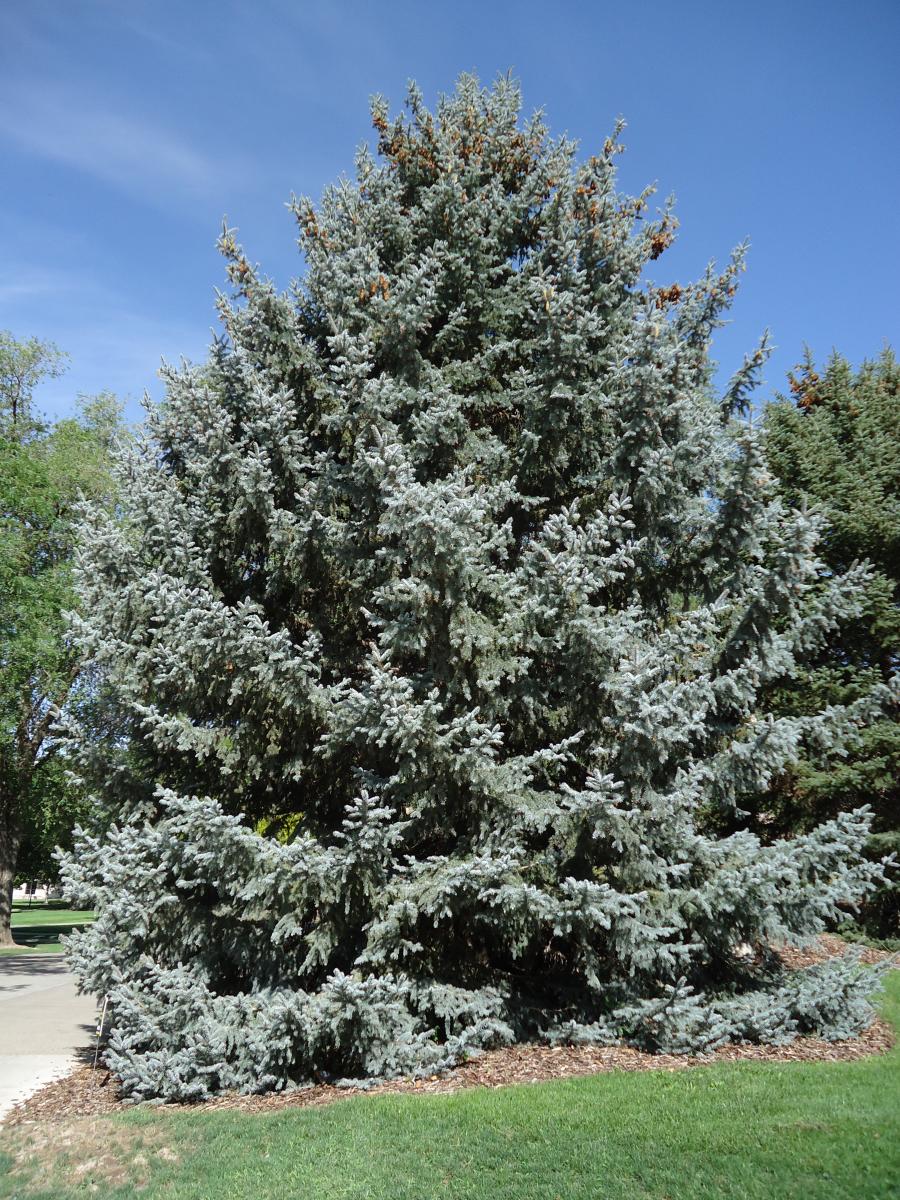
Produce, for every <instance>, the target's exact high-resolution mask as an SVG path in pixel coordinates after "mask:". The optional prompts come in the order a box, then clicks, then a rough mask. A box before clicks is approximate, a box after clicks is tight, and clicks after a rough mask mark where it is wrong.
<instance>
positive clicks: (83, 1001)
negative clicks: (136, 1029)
mask: <svg viewBox="0 0 900 1200" xmlns="http://www.w3.org/2000/svg"><path fill="white" fill-rule="evenodd" d="M96 1019H97V1018H96V1004H95V1001H94V998H93V996H79V994H78V992H77V991H76V988H75V980H74V979H73V977H72V975H71V974H70V973H69V972H68V971H67V970H66V964H65V959H64V958H63V956H62V955H61V954H11V955H8V956H7V955H3V956H0V1121H2V1120H3V1118H4V1117H5V1116H6V1114H7V1113H8V1112H9V1110H10V1109H11V1108H13V1106H14V1105H15V1104H17V1103H18V1102H19V1101H20V1100H24V1099H25V1097H26V1096H29V1095H31V1093H32V1092H36V1091H37V1090H38V1088H40V1087H43V1085H44V1084H45V1083H49V1082H50V1081H51V1080H52V1079H59V1078H60V1076H62V1075H67V1074H68V1073H69V1071H70V1070H71V1069H72V1067H73V1066H74V1065H75V1064H76V1062H77V1061H78V1055H79V1053H82V1054H83V1053H84V1052H85V1051H87V1050H88V1049H89V1048H90V1046H91V1044H92V1041H93V1037H94V1036H95V1029H96Z"/></svg>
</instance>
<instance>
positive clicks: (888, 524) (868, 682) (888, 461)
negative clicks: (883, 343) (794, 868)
mask: <svg viewBox="0 0 900 1200" xmlns="http://www.w3.org/2000/svg"><path fill="white" fill-rule="evenodd" d="M790 385H791V396H790V397H789V398H788V397H781V398H780V399H779V402H778V403H777V404H774V405H770V407H769V409H768V411H767V415H766V422H767V433H768V436H767V443H766V452H767V457H768V460H769V463H770V464H771V467H772V470H773V471H774V472H775V474H776V475H777V477H778V480H779V486H780V487H781V490H782V493H783V494H784V496H785V498H786V499H787V500H788V502H789V503H791V504H794V505H805V506H807V507H808V509H809V510H810V511H817V512H819V513H821V514H822V516H823V517H824V520H825V526H824V529H823V536H822V538H821V541H820V544H819V553H820V555H821V557H822V560H823V563H824V567H825V571H826V572H827V573H828V574H829V575H830V574H833V573H838V574H839V573H841V572H844V571H846V570H848V569H849V568H850V567H851V566H852V564H853V563H854V562H856V561H858V560H860V559H866V560H868V561H869V562H870V563H871V564H872V566H873V568H874V569H873V572H872V575H871V578H870V580H869V582H868V584H867V585H866V589H865V596H864V600H863V604H862V608H861V611H860V613H859V615H858V617H856V618H855V619H853V620H852V621H850V622H848V623H847V624H845V625H842V626H841V628H840V629H839V630H836V631H835V632H834V633H833V634H832V636H831V637H830V638H829V639H828V641H827V643H826V644H825V645H824V646H823V648H822V650H821V651H820V652H819V654H817V655H816V656H815V657H814V658H813V659H812V661H811V662H810V663H809V664H808V666H807V668H806V669H805V670H804V671H803V672H802V673H800V674H799V675H798V677H797V679H796V680H795V681H794V682H793V684H792V686H790V687H787V688H781V689H779V691H778V692H777V695H776V699H775V704H776V706H777V707H779V708H780V710H781V711H784V712H792V713H801V712H811V711H816V710H818V709H820V708H823V707H824V706H825V705H827V704H846V703H848V702H852V701H853V700H856V699H857V698H859V697H861V696H864V695H865V694H866V693H867V692H868V691H869V690H870V689H871V688H872V686H873V684H876V683H878V682H881V681H884V682H889V681H890V680H891V679H892V678H894V677H895V676H896V674H897V669H898V663H900V657H898V656H900V366H898V363H897V360H896V358H895V357H894V354H893V352H892V351H891V350H889V349H886V350H885V351H884V352H883V353H882V355H881V356H880V358H878V359H877V360H875V361H873V362H866V363H863V365H862V366H861V367H860V369H859V371H858V372H855V373H854V371H853V369H852V367H851V365H850V363H848V362H847V361H846V359H843V358H841V357H840V355H838V354H837V353H835V354H833V355H832V356H831V358H830V359H829V361H828V364H827V366H826V367H825V369H824V371H822V372H821V373H819V372H818V371H817V370H816V367H815V364H814V362H813V360H812V357H811V355H810V354H809V353H807V355H806V357H805V359H804V362H803V364H802V365H801V366H800V367H799V368H798V369H797V372H796V373H795V374H793V375H792V376H791V378H790ZM863 803H869V804H871V805H872V807H873V809H874V812H875V824H874V827H873V829H874V833H873V836H872V839H871V842H870V844H869V852H870V853H871V854H872V855H873V856H874V857H879V858H880V857H883V856H884V855H885V854H887V853H888V852H896V851H900V721H898V718H897V714H896V712H894V713H890V714H886V715H885V717H884V718H883V719H882V720H880V721H876V722H874V723H873V724H871V725H869V726H868V727H867V728H865V729H863V730H861V732H860V736H859V739H858V741H857V742H856V743H855V744H852V745H851V746H850V747H849V750H848V752H847V753H846V756H845V757H842V758H835V757H834V756H824V757H808V756H804V757H803V758H801V760H800V761H799V762H798V763H797V764H796V765H795V766H794V767H792V768H791V769H790V770H789V771H788V772H786V773H785V774H784V775H783V776H782V777H781V779H780V780H779V785H778V787H777V788H775V789H774V790H773V791H772V793H771V795H770V796H769V797H768V798H767V803H766V804H765V805H764V807H763V810H762V811H763V812H764V813H765V814H767V816H768V817H769V818H770V819H771V820H772V827H773V828H775V829H776V830H778V831H779V832H785V831H787V830H792V829H809V828H811V827H812V826H813V825H814V824H815V823H816V822H818V821H821V820H823V819H824V818H827V817H829V816H832V815H833V814H834V813H836V812H839V811H841V810H842V809H847V808H852V807H854V806H855V805H858V804H863ZM863 917H864V924H865V927H866V928H867V929H868V930H869V931H870V932H872V933H875V934H877V935H879V936H882V937H894V938H896V937H898V936H900V889H898V884H897V881H896V878H894V879H893V881H892V883H891V884H890V885H889V886H887V887H885V888H883V889H880V890H879V892H878V893H877V895H876V896H874V897H872V899H871V900H870V901H869V903H868V904H867V905H866V907H865V910H864V914H863Z"/></svg>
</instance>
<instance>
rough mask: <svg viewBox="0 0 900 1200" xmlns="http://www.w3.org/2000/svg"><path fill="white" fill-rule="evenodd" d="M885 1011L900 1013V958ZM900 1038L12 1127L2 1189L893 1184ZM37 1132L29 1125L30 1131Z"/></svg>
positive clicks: (506, 1196) (896, 1188)
mask: <svg viewBox="0 0 900 1200" xmlns="http://www.w3.org/2000/svg"><path fill="white" fill-rule="evenodd" d="M883 1011H884V1012H885V1014H886V1015H887V1016H888V1018H889V1019H890V1020H891V1021H892V1022H893V1023H894V1025H895V1028H896V1027H897V1026H898V1025H900V972H894V973H892V976H891V977H890V979H889V981H888V984H887V989H886V995H885V999H884V1005H883ZM898 1068H900V1051H898V1050H894V1051H892V1052H891V1053H890V1054H888V1055H884V1056H881V1057H878V1058H872V1059H867V1060H863V1061H860V1062H856V1063H833V1064H830V1063H812V1064H796V1065H792V1064H765V1063H756V1064H754V1063H738V1064H722V1065H719V1066H715V1067H708V1068H702V1069H698V1070H695V1071H687V1072H678V1073H672V1074H670V1073H664V1072H647V1073H642V1074H624V1073H621V1074H612V1075H602V1076H595V1077H593V1078H584V1079H573V1080H568V1081H564V1082H558V1083H549V1084H540V1085H535V1086H523V1087H512V1088H504V1089H500V1090H496V1091H484V1090H482V1091H471V1092H462V1093H457V1094H456V1095H451V1096H432V1097H416V1096H412V1095H403V1096H384V1097H372V1098H365V1097H361V1098H358V1099H352V1100H347V1101H344V1102H342V1103H339V1104H335V1105H333V1106H331V1107H329V1108H324V1109H307V1110H302V1109H295V1110H293V1111H290V1110H282V1111H280V1112H277V1113H272V1114H270V1115H247V1114H240V1113H235V1112H211V1113H204V1112H203V1111H202V1110H198V1111H196V1112H190V1113H173V1112H165V1111H160V1110H152V1109H149V1110H148V1109H141V1110H136V1111H134V1112H130V1113H125V1114H117V1115H115V1116H113V1117H106V1118H103V1119H102V1120H97V1119H94V1120H90V1121H83V1122H82V1123H81V1125H80V1126H79V1123H78V1122H74V1123H71V1124H70V1125H69V1126H67V1127H66V1128H65V1129H60V1130H59V1131H58V1133H57V1134H55V1135H54V1134H53V1132H52V1129H51V1128H49V1127H48V1128H45V1129H44V1130H43V1131H41V1129H40V1128H37V1129H33V1130H32V1131H31V1132H29V1131H28V1130H26V1129H21V1128H20V1129H15V1128H13V1129H10V1130H8V1131H7V1132H6V1133H5V1134H4V1135H3V1137H2V1139H0V1152H5V1153H6V1155H7V1156H8V1158H7V1174H6V1176H5V1177H0V1196H3V1197H13V1196H17V1197H26V1196H28V1197H38V1198H44V1200H50V1197H54V1198H56V1200H66V1198H69V1197H76V1196H84V1195H100V1196H104V1197H110V1198H111V1200H115V1198H118V1197H125V1196H128V1195H132V1194H134V1193H135V1191H136V1190H138V1189H139V1191H138V1194H140V1195H141V1196H145V1197H147V1198H148V1200H156V1198H159V1200H162V1198H166V1200H213V1198H215V1200H218V1198H219V1197H228V1198H229V1200H243V1198H247V1200H250V1198H251V1197H252V1198H253V1200H258V1198H259V1197H266V1196H272V1197H293V1196H298V1197H301V1196H302V1197H306V1196H310V1197H316V1198H317V1200H363V1198H365V1200H430V1198H432V1197H435V1198H437V1197H441V1198H450V1200H463V1198H465V1200H489V1198H490V1200H554V1198H558V1200H600V1198H602V1200H725V1198H728V1200H788V1198H797V1200H800V1198H802V1200H888V1198H889V1197H894V1196H896V1195H898V1194H900V1069H898ZM34 1138H37V1141H36V1142H34V1141H32V1142H29V1139H34Z"/></svg>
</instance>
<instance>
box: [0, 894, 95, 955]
mask: <svg viewBox="0 0 900 1200" xmlns="http://www.w3.org/2000/svg"><path fill="white" fill-rule="evenodd" d="M93 919H94V914H93V913H92V912H85V911H83V910H80V909H72V908H67V907H66V905H65V904H64V903H62V902H54V901H53V900H50V901H38V902H37V903H34V904H31V905H29V903H28V901H27V900H14V901H13V911H12V922H11V924H12V934H13V938H14V939H15V942H16V945H15V946H13V947H11V948H10V949H7V950H0V956H3V955H9V954H22V953H25V954H34V953H37V954H44V953H52V954H58V953H59V952H60V951H61V950H62V945H61V944H60V941H59V938H60V934H64V933H71V932H72V930H73V929H80V928H81V927H82V926H83V925H86V924H87V923H88V922H89V921H92V920H93Z"/></svg>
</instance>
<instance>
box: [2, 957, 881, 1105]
mask: <svg viewBox="0 0 900 1200" xmlns="http://www.w3.org/2000/svg"><path fill="white" fill-rule="evenodd" d="M846 949H847V944H846V943H845V942H843V941H842V940H841V939H840V938H839V937H836V936H833V935H823V936H822V937H820V938H819V939H818V942H817V944H814V945H812V946H809V947H804V948H803V949H796V948H785V949H784V950H783V951H782V953H781V957H782V958H783V960H784V962H785V965H786V966H788V967H789V968H791V969H796V968H799V967H804V966H810V965H811V964H813V963H817V962H822V961H824V960H825V959H827V958H831V957H833V956H834V955H836V954H842V953H843V952H844V951H845V950H846ZM889 957H891V956H890V955H888V954H886V953H885V952H884V951H882V950H874V949H866V950H864V951H863V954H862V961H863V962H866V963H875V962H880V961H882V960H883V959H885V958H889ZM893 1044H894V1034H893V1030H892V1029H891V1027H890V1025H888V1024H887V1022H886V1021H882V1020H881V1019H880V1018H876V1020H874V1021H873V1022H872V1024H871V1025H870V1026H869V1028H868V1029H866V1030H864V1031H863V1033H861V1034H860V1035H859V1036H858V1037H856V1038H852V1039H849V1040H847V1041H842V1042H829V1041H825V1040H824V1039H823V1038H814V1037H803V1038H798V1039H797V1040H796V1041H794V1042H791V1043H790V1044H789V1045H787V1046H765V1045H762V1046H756V1045H733V1044H732V1045H727V1046H722V1047H721V1048H720V1049H719V1050H716V1051H715V1052H714V1053H712V1054H704V1055H697V1056H687V1055H676V1054H647V1053H645V1052H642V1051H640V1050H633V1049H631V1048H629V1047H627V1046H541V1045H520V1046H509V1047H505V1048H504V1049H501V1050H490V1051H488V1052H487V1053H485V1054H483V1055H481V1056H480V1057H478V1058H475V1059H473V1060H472V1061H470V1062H467V1063H463V1064H461V1065H460V1066H458V1067H455V1068H454V1069H453V1070H451V1071H447V1072H445V1073H444V1074H441V1075H433V1076H431V1077H429V1078H427V1079H417V1080H412V1079H398V1080H393V1081H391V1082H388V1083H383V1084H379V1085H378V1086H376V1087H372V1088H366V1089H363V1088H348V1087H335V1086H333V1085H332V1084H315V1085H313V1086H309V1087H301V1088H297V1089H295V1090H292V1091H287V1092H276V1093H267V1094H265V1095H262V1096H242V1095H236V1094H231V1093H229V1094H226V1095H223V1096H218V1097H216V1098H215V1099H213V1100H208V1101H206V1102H205V1103H203V1104H200V1105H190V1106H189V1105H177V1104H169V1105H165V1106H163V1107H162V1108H161V1109H160V1110H159V1111H166V1112H177V1111H182V1112H183V1111H188V1110H191V1109H193V1110H194V1111H196V1110H198V1109H202V1111H204V1112H211V1111H214V1110H222V1109H234V1110H240V1111H242V1112H249V1113H265V1112H272V1111H275V1110H277V1109H282V1108H310V1107H316V1106H321V1105H324V1104H332V1103H335V1102H336V1101H339V1100H346V1099H348V1098H349V1097H351V1096H358V1095H367V1096H377V1095H385V1094H388V1093H391V1094H396V1093H407V1092H411V1093H414V1094H418V1095H443V1094H447V1093H450V1092H457V1091H461V1090H463V1089H465V1088H477V1087H486V1088H499V1087H504V1086H507V1085H509V1084H521V1083H541V1082H544V1081H546V1080H551V1079H568V1078H572V1077H575V1076H579V1075H596V1074H602V1073H604V1072H608V1071H683V1070H692V1069H695V1068H698V1067H704V1066H709V1065H711V1064H713V1063H721V1062H771V1063H794V1062H850V1061H853V1060H856V1059H860V1058H866V1057H868V1056H869V1055H873V1054H883V1053H885V1052H886V1051H887V1050H889V1049H890V1048H891V1047H892V1046H893ZM128 1107H133V1106H130V1105H127V1104H125V1103H124V1102H123V1101H122V1100H121V1099H120V1098H119V1094H118V1090H117V1086H116V1080H115V1079H114V1078H113V1077H112V1075H111V1074H110V1073H109V1072H108V1071H107V1070H105V1069H104V1068H102V1067H101V1068H98V1069H97V1070H92V1069H91V1067H89V1066H84V1067H80V1068H79V1069H78V1070H76V1071H74V1072H73V1073H72V1074H71V1075H69V1076H68V1077H67V1078H65V1079H61V1080H58V1081H57V1082H55V1083H51V1084H48V1085H47V1086H46V1087H44V1088H42V1089H41V1090H40V1091H39V1092H36V1093H35V1094H34V1095H33V1096H31V1097H30V1098H29V1099H28V1100H26V1101H25V1102H24V1103H23V1104H21V1105H20V1106H19V1107H18V1108H16V1109H15V1110H14V1111H13V1112H11V1113H10V1114H9V1116H8V1117H7V1121H6V1124H7V1125H18V1126H22V1125H25V1126H27V1125H31V1124H35V1123H43V1122H48V1121H49V1122H57V1121H69V1120H71V1119H72V1118H78V1117H82V1118H83V1117H94V1118H96V1117H100V1116H103V1115H105V1114H108V1113H112V1112H116V1111H118V1110H121V1109H125V1108H128Z"/></svg>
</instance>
